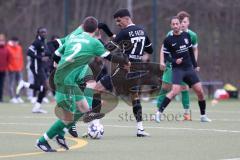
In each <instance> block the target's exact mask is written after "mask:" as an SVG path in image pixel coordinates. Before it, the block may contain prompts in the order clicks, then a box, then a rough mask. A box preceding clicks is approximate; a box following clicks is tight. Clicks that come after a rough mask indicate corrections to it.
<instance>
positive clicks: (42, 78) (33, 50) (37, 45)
mask: <svg viewBox="0 0 240 160" xmlns="http://www.w3.org/2000/svg"><path fill="white" fill-rule="evenodd" d="M46 36H47V29H46V28H44V27H40V28H38V30H37V35H36V39H35V40H34V42H33V43H32V45H31V46H30V47H29V48H28V51H27V54H28V56H29V57H30V58H31V64H30V69H31V71H32V73H33V75H34V83H33V84H31V83H29V82H25V81H23V80H21V81H20V82H19V84H18V86H17V89H16V95H17V97H19V94H20V91H21V89H22V88H30V89H33V90H36V91H39V93H38V98H37V102H36V103H35V104H34V107H33V109H32V113H47V111H46V110H43V109H42V108H41V104H42V101H43V98H44V97H45V95H46V91H47V84H46V80H47V75H46V72H45V68H44V62H45V61H48V60H49V56H51V55H48V53H47V52H46V50H45V49H46V43H45V39H46Z"/></svg>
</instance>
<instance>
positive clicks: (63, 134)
mask: <svg viewBox="0 0 240 160" xmlns="http://www.w3.org/2000/svg"><path fill="white" fill-rule="evenodd" d="M82 116H83V114H82V113H81V112H79V111H77V112H76V114H75V115H74V122H72V123H70V124H68V125H66V126H65V128H64V129H62V130H61V131H60V132H59V133H58V135H59V136H61V137H64V136H65V134H66V131H64V130H65V129H66V130H67V131H68V129H69V128H71V127H72V126H73V125H75V124H76V123H77V121H78V120H79V119H80V118H81V117H82Z"/></svg>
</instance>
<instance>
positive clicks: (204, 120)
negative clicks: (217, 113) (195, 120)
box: [200, 115, 212, 122]
mask: <svg viewBox="0 0 240 160" xmlns="http://www.w3.org/2000/svg"><path fill="white" fill-rule="evenodd" d="M200 120H201V122H212V120H211V119H209V118H208V117H207V115H201V117H200Z"/></svg>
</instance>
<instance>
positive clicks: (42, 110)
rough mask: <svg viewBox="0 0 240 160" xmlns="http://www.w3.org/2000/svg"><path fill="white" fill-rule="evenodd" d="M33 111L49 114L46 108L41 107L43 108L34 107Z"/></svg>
mask: <svg viewBox="0 0 240 160" xmlns="http://www.w3.org/2000/svg"><path fill="white" fill-rule="evenodd" d="M32 113H43V114H47V113H48V112H47V111H46V110H44V109H41V108H39V109H34V108H33V109H32Z"/></svg>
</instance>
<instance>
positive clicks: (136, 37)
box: [113, 9, 153, 137]
mask: <svg viewBox="0 0 240 160" xmlns="http://www.w3.org/2000/svg"><path fill="white" fill-rule="evenodd" d="M114 20H115V22H116V25H117V26H119V27H120V28H121V30H120V32H119V33H118V34H117V35H116V37H115V38H114V39H113V43H116V44H118V45H120V47H121V48H122V49H123V54H126V55H127V57H128V59H129V61H130V62H142V58H143V55H144V54H145V55H148V57H149V54H152V52H153V49H152V44H151V42H150V40H149V38H148V36H147V34H146V32H145V31H144V29H143V28H142V27H140V26H137V25H135V24H134V23H133V22H132V19H131V15H130V13H129V11H128V10H127V9H119V10H118V11H116V12H115V14H114ZM124 42H131V44H132V45H131V46H127V48H126V46H125V45H124V44H125V43H124ZM119 83H121V82H119ZM131 100H132V106H133V113H134V116H135V118H136V121H137V136H138V137H145V136H149V134H148V133H147V132H145V131H144V128H143V124H142V106H141V102H140V97H139V93H138V92H135V93H132V94H131Z"/></svg>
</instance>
